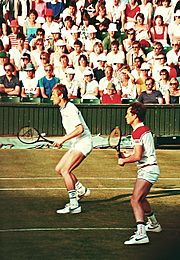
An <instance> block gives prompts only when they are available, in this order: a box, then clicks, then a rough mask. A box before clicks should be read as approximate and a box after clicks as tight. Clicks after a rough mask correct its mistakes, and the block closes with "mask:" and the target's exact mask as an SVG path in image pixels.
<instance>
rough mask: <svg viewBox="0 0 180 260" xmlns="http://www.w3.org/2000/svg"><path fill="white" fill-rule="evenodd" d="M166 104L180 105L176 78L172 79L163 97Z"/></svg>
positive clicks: (179, 93) (179, 91)
mask: <svg viewBox="0 0 180 260" xmlns="http://www.w3.org/2000/svg"><path fill="white" fill-rule="evenodd" d="M165 101H166V104H180V88H179V81H178V80H177V78H172V79H171V80H170V83H169V89H168V91H167V92H166V95H165Z"/></svg>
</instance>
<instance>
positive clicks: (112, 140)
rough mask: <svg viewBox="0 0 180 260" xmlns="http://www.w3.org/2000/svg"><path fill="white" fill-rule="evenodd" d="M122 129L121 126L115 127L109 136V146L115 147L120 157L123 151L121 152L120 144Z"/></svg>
mask: <svg viewBox="0 0 180 260" xmlns="http://www.w3.org/2000/svg"><path fill="white" fill-rule="evenodd" d="M121 136H122V133H121V129H120V128H119V127H115V128H114V129H113V130H112V131H111V133H110V135H109V138H108V143H109V146H110V147H111V148H113V149H116V151H117V153H118V157H119V158H122V155H121V152H120V144H121Z"/></svg>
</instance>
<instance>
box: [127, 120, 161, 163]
mask: <svg viewBox="0 0 180 260" xmlns="http://www.w3.org/2000/svg"><path fill="white" fill-rule="evenodd" d="M132 141H133V144H134V146H135V145H141V146H142V148H143V152H142V157H141V159H140V160H139V161H138V162H137V166H138V167H142V166H144V165H147V164H150V165H151V164H156V163H157V159H156V152H155V147H154V140H153V136H152V133H151V131H150V129H149V127H147V126H145V125H144V124H143V123H140V124H138V125H137V126H136V128H135V129H134V130H133V132H132Z"/></svg>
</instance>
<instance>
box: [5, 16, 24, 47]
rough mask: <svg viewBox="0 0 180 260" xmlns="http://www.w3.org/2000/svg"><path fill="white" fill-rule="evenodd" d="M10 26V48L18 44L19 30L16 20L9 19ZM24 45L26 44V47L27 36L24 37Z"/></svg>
mask: <svg viewBox="0 0 180 260" xmlns="http://www.w3.org/2000/svg"><path fill="white" fill-rule="evenodd" d="M10 28H11V31H12V33H10V34H9V35H8V37H9V42H10V48H13V47H16V46H17V45H18V42H17V34H18V33H19V32H20V26H19V24H18V21H17V20H11V23H10ZM25 35H26V34H25ZM25 46H26V49H28V38H27V36H26V39H25Z"/></svg>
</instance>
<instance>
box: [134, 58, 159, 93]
mask: <svg viewBox="0 0 180 260" xmlns="http://www.w3.org/2000/svg"><path fill="white" fill-rule="evenodd" d="M150 75H151V68H150V65H149V64H148V63H146V62H143V63H142V64H141V74H140V77H139V78H138V79H137V80H136V91H137V95H138V96H139V95H140V94H141V93H142V92H143V91H145V90H146V83H145V82H146V79H147V78H149V76H150ZM154 88H155V86H154Z"/></svg>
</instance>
